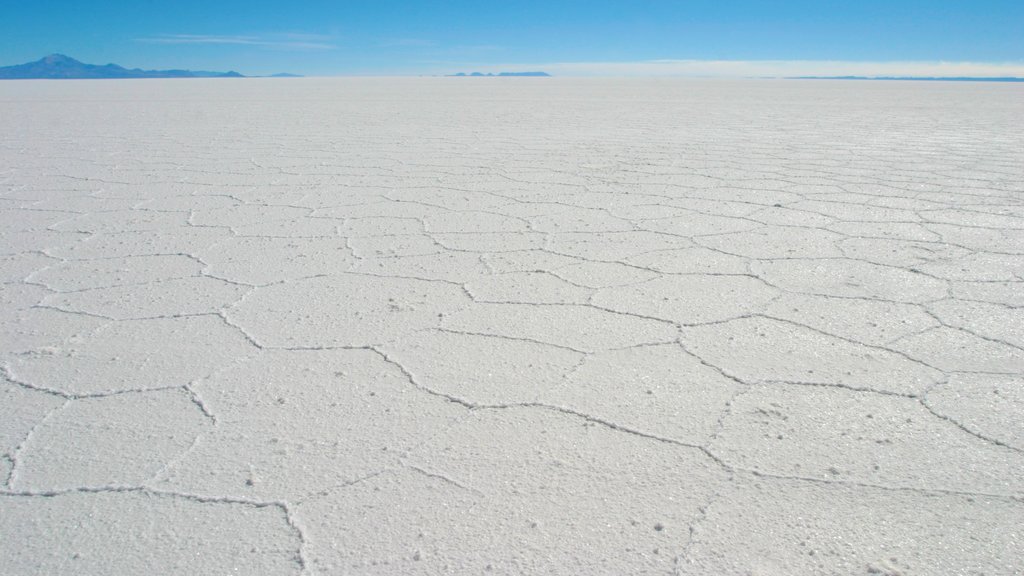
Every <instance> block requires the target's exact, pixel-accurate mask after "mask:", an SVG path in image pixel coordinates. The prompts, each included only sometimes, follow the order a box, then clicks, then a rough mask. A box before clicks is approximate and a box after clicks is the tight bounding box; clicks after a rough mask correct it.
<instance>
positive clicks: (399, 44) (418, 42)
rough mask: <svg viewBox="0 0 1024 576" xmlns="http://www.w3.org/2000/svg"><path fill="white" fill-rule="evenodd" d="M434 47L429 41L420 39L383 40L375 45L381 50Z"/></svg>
mask: <svg viewBox="0 0 1024 576" xmlns="http://www.w3.org/2000/svg"><path fill="white" fill-rule="evenodd" d="M435 45H436V44H435V43H434V42H432V41H430V40H423V39H420V38H395V39H393V40H384V41H383V42H380V43H379V44H377V46H379V47H381V48H428V47H431V46H435Z"/></svg>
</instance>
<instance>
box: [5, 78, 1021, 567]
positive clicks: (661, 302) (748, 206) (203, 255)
mask: <svg viewBox="0 0 1024 576" xmlns="http://www.w3.org/2000/svg"><path fill="white" fill-rule="evenodd" d="M490 80H493V81H490ZM1022 117H1024V92H1021V87H1019V86H1013V85H999V84H988V85H984V84H971V83H961V84H947V83H903V82H887V83H871V82H858V83H850V82H828V81H814V82H795V81H693V80H690V81H681V80H657V81H654V80H597V79H588V80H568V79H544V80H541V81H532V80H530V79H514V80H513V79H509V81H505V79H488V80H485V81H479V82H474V81H465V80H450V79H440V78H435V79H430V78H421V79H334V80H320V79H301V80H288V81H275V80H259V79H247V80H244V81H222V80H172V81H162V80H146V81H99V82H89V81H78V82H68V83H63V82H33V81H25V82H17V83H14V82H10V83H4V85H3V86H2V87H0V302H2V316H0V363H2V372H0V572H5V573H7V572H9V573H16V574H75V575H82V574H97V575H98V574H104V575H107V574H143V573H154V574H156V573H159V574H225V573H241V574H479V573H496V574H527V573H530V574H532V573H547V574H676V575H691V574H693V575H697V574H721V575H730V574H736V575H750V574H808V575H810V574H836V575H839V574H842V575H855V574H865V575H870V574H885V575H890V576H896V575H949V574H987V575H990V576H991V575H1010V574H1021V573H1022V571H1024V560H1022V558H1024V328H1022V327H1024V132H1021V131H1020V130H1019V129H1017V126H1018V124H1019V122H1018V121H1015V120H1014V119H1019V118H1022Z"/></svg>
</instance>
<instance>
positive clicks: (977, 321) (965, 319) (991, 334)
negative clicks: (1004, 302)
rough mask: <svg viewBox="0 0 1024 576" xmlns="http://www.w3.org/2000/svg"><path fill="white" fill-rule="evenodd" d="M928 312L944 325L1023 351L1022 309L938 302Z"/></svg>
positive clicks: (1023, 323)
mask: <svg viewBox="0 0 1024 576" xmlns="http://www.w3.org/2000/svg"><path fill="white" fill-rule="evenodd" d="M928 310H929V311H930V312H931V313H933V314H935V316H936V317H938V319H939V320H941V321H942V322H943V323H944V324H946V325H948V326H953V327H954V328H962V329H965V330H968V331H970V332H972V333H974V334H977V335H979V336H982V337H984V338H988V339H992V340H997V341H999V342H1002V343H1005V344H1009V345H1011V346H1016V347H1017V348H1022V349H1024V308H1009V307H1007V306H1000V305H998V304H988V303H985V302H965V301H963V300H942V301H940V302H934V303H932V304H929V305H928Z"/></svg>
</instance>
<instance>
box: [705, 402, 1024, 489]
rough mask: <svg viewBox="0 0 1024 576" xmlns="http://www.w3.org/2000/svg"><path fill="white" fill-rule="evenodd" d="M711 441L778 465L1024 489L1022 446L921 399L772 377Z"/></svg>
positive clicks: (734, 458) (936, 485)
mask: <svg viewBox="0 0 1024 576" xmlns="http://www.w3.org/2000/svg"><path fill="white" fill-rule="evenodd" d="M709 449H710V450H711V451H712V452H714V453H715V454H716V455H718V456H719V457H720V458H722V459H723V460H724V461H726V462H727V463H729V464H730V465H733V466H736V467H738V468H744V469H747V470H755V471H757V472H763V473H767V474H773V475H781V476H800V477H807V478H816V479H819V480H827V481H847V482H859V483H867V484H883V485H886V486H894V487H902V488H913V489H930V490H956V491H962V492H984V493H988V494H1004V495H1019V494H1024V480H1021V479H1022V478H1024V454H1022V453H1019V452H1014V451H1012V450H1010V449H1007V448H1005V447H1003V446H997V445H994V444H992V443H991V442H986V441H985V440H982V439H980V438H977V437H975V436H972V435H971V434H968V433H967V432H965V431H964V430H962V429H961V428H959V427H957V426H956V425H955V424H953V423H951V422H947V421H945V420H942V419H940V418H937V417H936V416H935V415H934V414H932V413H931V412H929V411H928V410H927V409H926V408H925V407H924V406H922V405H921V403H920V402H918V401H917V400H916V399H913V398H899V397H894V396H886V395H881V394H874V393H870V392H857V391H852V390H846V389H841V388H828V387H822V386H799V385H785V384H773V385H767V386H758V387H756V388H754V389H753V390H751V391H749V392H746V393H744V394H741V395H740V396H739V397H737V398H736V399H735V400H734V401H733V402H732V405H731V406H730V409H729V414H728V415H727V416H726V417H725V419H724V420H723V421H722V428H721V431H720V432H718V434H716V437H715V439H714V440H713V441H712V442H711V444H710V446H709Z"/></svg>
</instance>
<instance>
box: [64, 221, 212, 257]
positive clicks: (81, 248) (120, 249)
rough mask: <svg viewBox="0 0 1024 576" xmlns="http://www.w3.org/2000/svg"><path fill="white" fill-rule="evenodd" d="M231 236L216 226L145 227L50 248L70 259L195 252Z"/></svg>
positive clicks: (97, 235) (99, 235)
mask: <svg viewBox="0 0 1024 576" xmlns="http://www.w3.org/2000/svg"><path fill="white" fill-rule="evenodd" d="M230 236H231V232H230V231H228V230H225V229H219V228H181V229H180V230H178V231H171V230H147V231H144V232H123V233H119V234H96V235H93V236H90V237H88V238H86V239H85V240H82V241H81V242H77V243H74V244H67V245H65V246H62V247H61V248H59V249H55V250H52V251H51V254H52V255H53V256H56V257H58V258H68V259H72V260H77V259H90V258H124V257H125V256H152V255H160V254H194V253H195V252H196V251H197V250H200V249H202V248H204V247H206V246H209V245H211V244H213V243H214V242H217V241H218V240H221V239H223V238H227V237H230Z"/></svg>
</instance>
